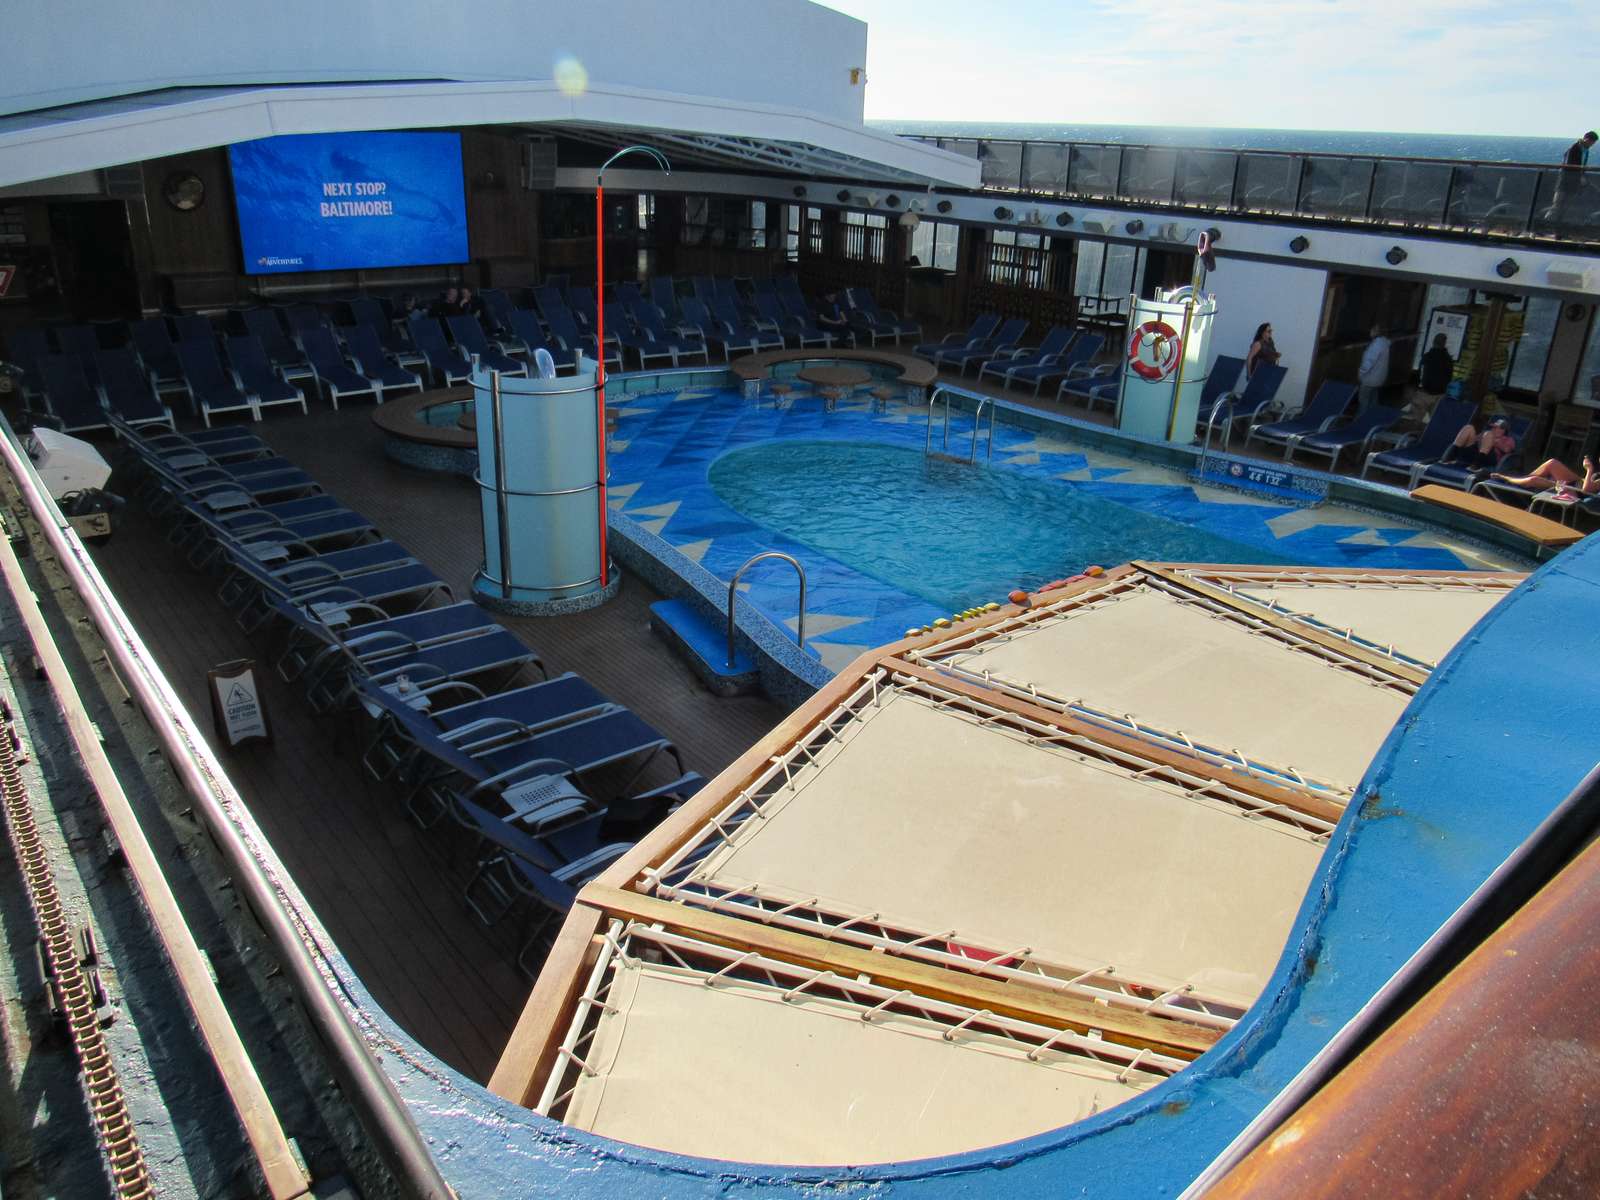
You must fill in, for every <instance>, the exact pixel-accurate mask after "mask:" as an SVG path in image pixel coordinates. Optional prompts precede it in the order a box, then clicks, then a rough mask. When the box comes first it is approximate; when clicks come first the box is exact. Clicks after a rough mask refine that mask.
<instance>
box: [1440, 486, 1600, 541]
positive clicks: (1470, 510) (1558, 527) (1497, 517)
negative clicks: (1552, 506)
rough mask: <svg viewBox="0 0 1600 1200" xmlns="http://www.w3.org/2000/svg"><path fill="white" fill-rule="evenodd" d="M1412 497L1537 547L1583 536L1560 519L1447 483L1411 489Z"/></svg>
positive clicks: (1580, 538)
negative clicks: (1553, 519)
mask: <svg viewBox="0 0 1600 1200" xmlns="http://www.w3.org/2000/svg"><path fill="white" fill-rule="evenodd" d="M1411 498H1412V499H1413V500H1424V501H1426V502H1427V503H1429V504H1437V505H1438V506H1439V507H1441V508H1449V509H1454V510H1455V511H1456V512H1459V513H1466V514H1467V515H1468V516H1471V517H1477V518H1478V519H1479V520H1480V521H1488V522H1489V523H1490V524H1491V525H1498V526H1500V528H1502V529H1509V530H1511V532H1513V533H1515V534H1518V535H1520V536H1522V537H1525V538H1527V539H1528V540H1529V541H1530V542H1532V543H1533V544H1534V546H1535V547H1537V548H1538V549H1539V550H1540V551H1545V550H1551V551H1555V550H1564V549H1566V547H1568V546H1571V545H1573V544H1574V543H1577V542H1581V541H1582V540H1583V538H1584V534H1583V533H1582V532H1580V531H1579V530H1576V529H1573V528H1571V527H1570V526H1567V525H1563V524H1561V522H1560V521H1552V520H1551V519H1550V518H1549V517H1541V516H1537V515H1535V514H1534V513H1530V512H1526V511H1524V510H1523V509H1520V508H1515V507H1513V506H1512V505H1510V504H1505V503H1503V502H1501V501H1499V500H1491V499H1490V498H1489V497H1487V496H1477V495H1469V494H1468V493H1466V492H1463V491H1460V490H1458V489H1457V488H1453V487H1446V486H1445V485H1443V484H1439V483H1428V484H1424V485H1423V486H1422V487H1419V488H1417V489H1416V490H1415V491H1414V492H1412V493H1411Z"/></svg>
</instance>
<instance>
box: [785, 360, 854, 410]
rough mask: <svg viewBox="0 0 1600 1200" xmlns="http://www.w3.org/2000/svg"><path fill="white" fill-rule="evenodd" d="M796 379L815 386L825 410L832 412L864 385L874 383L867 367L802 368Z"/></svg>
mask: <svg viewBox="0 0 1600 1200" xmlns="http://www.w3.org/2000/svg"><path fill="white" fill-rule="evenodd" d="M796 378H799V379H803V380H805V381H806V382H807V383H809V384H811V385H812V386H814V387H815V388H816V389H817V391H818V392H820V393H821V395H822V401H823V410H824V411H826V412H832V411H833V409H834V406H835V405H836V404H838V403H839V401H841V400H843V399H844V398H845V397H846V396H848V395H850V393H851V392H853V391H855V390H856V388H858V387H860V386H861V385H862V384H863V383H871V382H872V373H871V372H870V371H868V370H867V369H866V368H865V367H853V366H837V367H801V368H800V370H799V371H798V372H796Z"/></svg>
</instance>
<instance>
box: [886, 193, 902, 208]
mask: <svg viewBox="0 0 1600 1200" xmlns="http://www.w3.org/2000/svg"><path fill="white" fill-rule="evenodd" d="M883 203H884V207H885V208H899V207H900V197H899V196H895V195H892V194H891V195H889V196H886V197H885V198H884V201H883Z"/></svg>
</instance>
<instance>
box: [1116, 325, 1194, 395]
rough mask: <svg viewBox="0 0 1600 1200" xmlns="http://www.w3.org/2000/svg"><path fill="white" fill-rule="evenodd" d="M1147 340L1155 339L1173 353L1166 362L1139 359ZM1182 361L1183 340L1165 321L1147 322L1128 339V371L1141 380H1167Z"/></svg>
mask: <svg viewBox="0 0 1600 1200" xmlns="http://www.w3.org/2000/svg"><path fill="white" fill-rule="evenodd" d="M1147 338H1153V339H1155V340H1156V341H1157V342H1158V343H1161V344H1163V345H1165V346H1168V347H1170V348H1171V353H1170V354H1169V355H1167V357H1166V359H1165V360H1164V361H1162V362H1159V363H1149V362H1146V361H1145V360H1144V359H1142V358H1140V357H1139V351H1140V350H1141V349H1143V348H1144V346H1145V341H1146V339H1147ZM1182 361H1183V339H1181V338H1180V337H1179V336H1178V331H1177V330H1176V329H1174V328H1173V327H1172V326H1171V325H1168V324H1167V323H1166V322H1165V321H1146V322H1145V323H1144V324H1143V325H1141V326H1139V327H1138V328H1137V329H1135V330H1134V331H1133V334H1132V335H1131V336H1130V337H1129V338H1128V369H1129V370H1130V371H1132V372H1133V373H1134V374H1135V375H1137V376H1139V377H1140V378H1141V379H1149V380H1152V381H1159V380H1162V379H1165V378H1166V377H1167V376H1168V375H1171V374H1172V372H1173V371H1175V370H1177V367H1178V364H1179V363H1180V362H1182Z"/></svg>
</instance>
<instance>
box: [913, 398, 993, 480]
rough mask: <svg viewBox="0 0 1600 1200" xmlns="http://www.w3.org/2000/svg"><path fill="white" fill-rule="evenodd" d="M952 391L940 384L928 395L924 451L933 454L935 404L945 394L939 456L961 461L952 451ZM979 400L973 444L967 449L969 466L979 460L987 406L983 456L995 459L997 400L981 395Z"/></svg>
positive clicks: (974, 421) (973, 426)
mask: <svg viewBox="0 0 1600 1200" xmlns="http://www.w3.org/2000/svg"><path fill="white" fill-rule="evenodd" d="M950 392H951V389H950V388H947V387H945V386H944V385H943V384H940V385H939V386H938V387H936V388H934V389H933V394H932V395H931V396H929V397H928V436H927V438H926V440H925V441H924V442H923V446H922V453H923V454H924V455H926V456H928V457H930V458H931V457H932V456H933V453H934V450H933V406H934V405H935V404H937V403H939V397H941V396H943V397H944V438H943V440H942V442H941V443H940V447H941V448H940V453H939V457H940V458H945V459H949V460H950V461H951V462H960V461H961V459H959V458H957V457H956V456H955V455H953V454H951V453H950ZM971 394H972V393H970V392H963V393H962V395H971ZM977 401H978V407H977V409H976V411H975V412H974V413H973V415H972V445H971V446H970V447H969V448H968V450H967V458H966V462H967V465H968V466H974V465H976V464H977V461H978V436H979V434H980V433H982V431H983V410H984V409H985V408H987V409H988V410H989V436H988V439H987V441H986V443H985V450H984V455H983V458H984V461H985V462H993V461H994V418H995V407H996V406H995V402H994V401H993V400H991V399H990V398H989V397H988V396H979V397H977Z"/></svg>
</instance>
